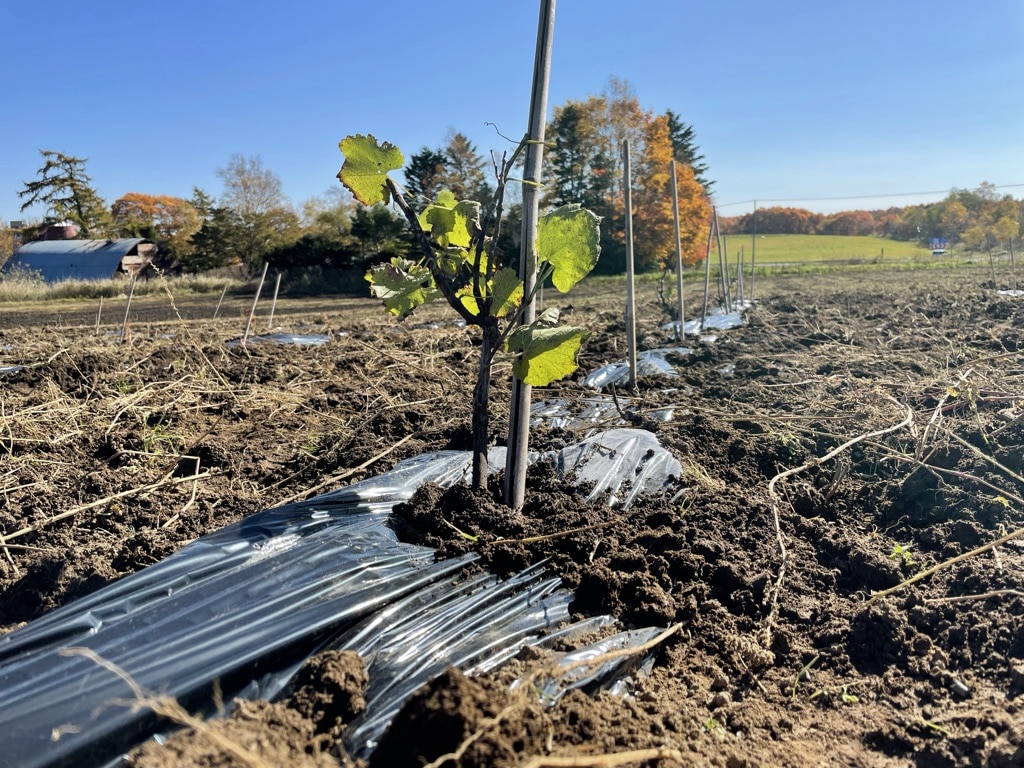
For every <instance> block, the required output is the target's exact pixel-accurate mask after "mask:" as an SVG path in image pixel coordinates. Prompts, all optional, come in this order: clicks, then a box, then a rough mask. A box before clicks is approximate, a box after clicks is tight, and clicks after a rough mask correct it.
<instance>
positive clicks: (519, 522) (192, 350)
mask: <svg viewBox="0 0 1024 768" xmlns="http://www.w3.org/2000/svg"><path fill="white" fill-rule="evenodd" d="M986 278H987V274H982V273H980V272H977V271H973V270H960V271H954V272H949V273H943V272H934V271H924V272H870V273H868V272H864V273H842V274H830V275H827V276H786V277H775V278H770V279H759V280H758V283H757V286H756V289H757V304H756V307H755V308H754V309H752V310H751V311H750V312H749V313H748V316H747V320H748V321H747V324H746V325H745V326H744V327H743V328H740V329H737V330H734V331H730V332H727V333H724V334H717V336H718V338H717V340H715V341H714V342H713V343H703V342H701V343H698V342H695V341H693V340H690V341H689V342H688V345H690V346H693V347H694V352H693V354H691V355H689V356H687V357H683V358H680V359H678V360H677V370H678V373H679V375H678V376H676V377H672V378H645V379H642V380H641V381H640V383H639V386H638V389H637V390H636V391H634V392H620V393H619V394H620V395H623V396H628V397H629V398H630V402H629V405H628V407H629V408H631V409H633V415H634V416H635V417H636V418H634V421H636V422H638V423H641V424H643V425H645V426H647V427H648V428H650V429H652V430H656V434H657V436H658V438H659V440H661V442H662V444H663V445H665V446H666V447H667V448H668V449H669V450H670V451H671V452H672V453H673V454H674V455H675V456H676V457H677V458H678V459H679V461H680V462H681V463H682V466H683V468H684V471H683V475H684V476H683V477H682V478H681V481H680V485H679V487H678V488H676V489H673V492H672V494H671V495H670V494H666V495H665V496H664V497H658V498H649V499H645V500H644V501H642V502H641V503H638V504H636V505H634V506H633V507H632V508H631V509H629V510H625V511H624V510H621V509H608V508H605V507H602V506H595V505H587V504H583V503H582V501H581V498H580V497H579V496H578V495H575V494H573V493H572V492H570V491H568V490H567V489H566V487H565V485H564V484H563V483H560V482H558V481H557V480H556V479H555V478H554V477H553V476H552V474H551V473H550V472H549V471H546V470H545V469H544V468H543V467H539V468H537V469H536V470H535V471H533V472H532V473H531V477H530V488H531V491H530V494H529V501H528V502H527V504H526V506H525V508H524V509H523V510H521V511H518V512H514V511H512V510H508V509H507V508H504V507H503V506H502V505H501V504H499V503H498V502H497V500H496V499H497V495H496V492H495V491H493V490H492V491H489V492H486V493H483V494H473V493H471V492H470V491H469V490H468V489H465V488H457V489H453V490H449V491H446V492H443V491H441V490H440V489H437V488H432V487H426V488H424V489H422V491H421V492H420V493H419V494H417V496H416V497H415V498H414V499H413V500H412V502H411V503H410V504H408V505H404V506H403V507H401V508H400V509H399V510H398V511H397V514H396V515H395V518H394V526H395V527H396V529H397V530H399V532H400V534H401V535H402V536H403V537H406V538H408V539H411V540H415V541H419V542H422V543H427V544H429V545H431V546H434V547H436V548H437V549H438V553H439V554H438V556H439V557H445V556H449V555H453V554H457V553H459V552H461V551H465V550H466V549H468V548H473V549H477V550H479V551H480V552H481V554H482V555H483V557H482V560H481V561H480V563H481V564H480V567H486V568H490V569H492V570H494V571H496V572H497V573H499V574H506V573H511V572H514V571H515V570H518V569H520V568H522V567H524V566H525V565H527V564H530V563H532V562H536V561H537V560H540V559H542V558H549V562H550V567H551V568H552V569H554V570H556V571H557V572H559V573H560V574H561V575H562V577H563V579H564V581H565V583H566V585H567V586H569V587H570V588H572V589H573V590H575V595H576V598H575V602H574V604H573V608H574V610H575V611H576V612H577V613H579V614H580V615H590V614H594V613H604V612H611V613H613V614H615V615H616V616H618V617H619V618H620V619H621V621H622V622H623V623H624V624H625V625H627V626H648V625H664V626H668V625H672V624H676V623H679V624H681V625H682V629H681V630H680V631H679V632H678V633H677V634H676V635H674V636H673V637H671V638H670V639H668V640H667V641H665V642H664V643H663V644H662V645H661V646H660V648H659V651H658V654H657V657H656V664H655V667H654V670H653V672H652V673H651V675H650V677H649V678H647V679H646V680H644V681H642V682H641V683H640V688H639V690H638V691H637V693H636V695H635V696H633V697H625V698H624V697H616V696H613V695H611V694H608V693H599V694H595V695H584V694H581V693H574V694H570V695H568V696H566V697H565V698H563V699H562V700H561V701H560V702H559V703H558V704H557V705H555V706H554V707H550V708H546V707H543V706H541V704H540V702H539V701H538V700H537V699H536V698H535V697H531V695H530V691H529V690H528V689H524V688H520V689H517V691H516V692H514V693H513V692H510V691H509V688H508V685H507V683H508V680H509V679H510V677H511V676H512V675H521V674H524V672H525V673H526V674H529V671H530V669H533V668H539V667H540V666H542V665H544V664H545V663H546V662H545V660H544V659H537V658H532V657H530V656H523V657H522V658H520V659H519V660H517V661H516V662H514V664H513V665H512V666H511V667H510V668H509V669H505V670H502V671H500V672H498V673H495V674H492V675H487V676H482V677H479V678H473V679H467V678H466V677H464V676H463V675H461V674H460V673H458V672H457V671H455V670H451V671H449V672H447V673H445V674H444V675H441V676H439V677H438V678H436V679H435V680H433V681H432V682H431V683H430V684H429V685H428V686H426V687H424V688H423V689H421V690H420V692H419V693H417V694H416V696H415V697H414V698H413V700H411V701H410V702H409V704H408V705H407V706H406V708H405V709H404V710H403V711H402V713H401V714H400V715H399V717H398V718H397V719H396V721H395V723H394V724H393V726H392V728H391V731H390V732H389V734H388V735H387V737H386V738H385V739H384V741H383V742H382V743H381V745H380V746H379V748H378V750H377V752H376V753H375V755H374V756H373V758H372V759H371V762H370V764H371V766H407V765H408V766H418V765H423V764H425V763H428V762H430V761H432V760H435V759H437V758H439V757H441V756H443V755H445V754H449V753H457V756H454V757H452V758H451V759H448V760H446V761H444V762H443V763H439V764H445V765H462V766H510V767H511V766H523V765H530V766H542V765H570V764H571V765H665V766H667V765H676V764H683V765H691V764H692V765H709V766H727V767H728V768H744V767H746V768H753V767H754V766H761V767H762V768H767V767H768V766H793V767H794V768H803V767H804V766H807V767H810V766H878V767H880V768H881V767H884V768H888V767H890V766H915V767H919V768H926V767H927V768H931V767H933V766H935V767H939V766H942V767H945V766H1019V765H1024V698H1022V696H1024V628H1022V623H1024V619H1022V617H1024V548H1022V547H1024V536H1021V537H1020V538H1016V537H1014V534H1017V533H1019V532H1021V530H1022V528H1024V477H1022V475H1024V406H1022V402H1021V401H1022V398H1024V366H1022V358H1021V350H1024V299H1022V298H1015V297H1012V296H1002V295H998V294H997V293H996V291H995V290H994V289H993V286H992V285H991V284H990V283H989V282H988V281H987V280H986ZM607 286H608V284H607V283H601V282H593V283H591V284H588V285H584V286H583V287H582V289H581V290H580V291H579V292H578V293H576V294H574V295H573V296H571V297H569V301H571V305H570V304H569V302H567V301H565V300H564V299H563V300H562V302H563V303H562V306H563V309H564V310H567V319H568V320H570V321H571V322H573V323H575V324H581V325H585V326H587V327H589V328H591V329H592V336H591V337H590V338H589V339H588V341H587V342H586V344H585V348H584V351H583V353H582V355H581V371H580V375H579V377H578V378H582V375H583V374H585V373H587V372H589V371H590V370H593V369H594V368H595V367H597V366H598V365H600V364H602V363H605V362H610V361H613V360H617V359H621V358H622V357H623V356H624V353H625V342H624V338H623V336H622V333H623V324H622V314H623V312H622V307H621V304H620V303H619V301H620V300H619V298H618V297H617V296H616V295H615V294H614V293H613V292H612V291H611V289H610V288H608V287H607ZM688 298H690V299H691V303H696V302H694V301H692V299H693V296H692V295H691V296H688ZM215 302H216V299H215V298H214V299H187V300H186V299H182V300H180V301H177V302H175V303H176V304H177V305H178V306H177V308H176V311H175V308H173V307H172V306H171V303H170V301H169V300H168V298H167V297H154V298H149V299H147V300H146V301H145V302H141V303H139V304H137V305H136V306H135V307H134V308H133V310H132V312H131V313H129V317H130V320H131V322H130V326H129V329H128V333H127V334H126V337H125V339H124V340H122V339H121V335H120V332H119V325H118V326H115V325H104V326H102V327H101V329H100V334H99V335H97V334H96V332H95V328H94V323H95V319H96V306H95V305H88V304H84V303H83V304H81V305H76V306H70V305H64V304H62V306H61V308H60V312H59V316H58V315H57V314H54V313H53V312H51V311H48V310H47V309H46V308H45V307H18V306H12V305H9V306H6V307H3V308H0V350H2V351H0V366H2V365H10V364H18V365H23V366H24V368H23V369H22V370H20V371H18V372H13V373H7V374H3V375H0V455H2V458H0V484H2V486H0V487H2V490H3V493H2V496H0V535H2V536H3V541H2V547H0V549H2V551H0V627H2V628H3V629H2V630H0V631H9V630H10V629H13V628H15V627H17V626H19V625H20V624H21V623H23V622H27V621H31V620H32V619H34V618H37V617H39V616H41V615H43V614H44V613H46V612H47V611H49V610H52V609H53V608H55V607H57V606H60V605H63V604H64V603H66V602H68V601H70V600H73V599H75V598H77V597H80V596H82V595H85V594H88V593H90V592H92V591H95V590H96V589H98V588H100V587H102V586H104V585H105V584H108V583H110V582H112V581H114V580H115V579H118V578H121V577H123V576H126V575H128V574H130V573H133V572H135V571H137V570H139V569H141V568H144V567H145V566H146V565H149V564H151V563H154V562H156V561H158V560H160V559H161V558H163V557H165V556H167V555H168V554H170V553H171V552H174V551H176V550H177V549H179V548H180V547H181V546H183V545H184V544H186V543H187V542H189V541H191V540H193V539H195V538H196V537H198V536H201V535H202V534H204V533H206V532H209V531H212V530H216V529H217V528H219V527H222V526H223V525H225V524H227V523H230V522H233V521H235V520H238V519H240V518H242V517H245V516H246V515H249V514H252V513H254V512H256V511H259V510H262V509H265V508H268V507H271V506H273V505H276V504H279V503H282V502H284V501H287V500H291V499H296V498H305V497H306V496H308V495H311V494H313V493H315V492H318V491H324V490H328V489H330V488H334V487H338V486H341V485H345V484H347V483H349V482H352V481H355V480H359V479H361V478H364V477H367V476H369V475H373V474H377V473H379V472H382V471H385V470H387V469H389V468H390V467H391V466H393V465H394V464H395V463H396V462H398V461H399V460H401V459H404V458H408V457H410V456H413V455H416V454H418V453H422V452H425V451H431V450H437V449H441V448H459V449H464V448H468V443H469V434H468V423H469V401H470V388H471V385H472V375H473V371H474V370H475V363H476V357H475V352H476V349H475V346H476V343H477V342H476V339H477V336H476V335H475V334H474V332H473V331H472V330H471V329H464V328H458V327H456V326H455V324H454V323H453V322H452V318H451V315H449V314H445V313H443V312H438V313H436V314H431V313H422V314H419V313H418V314H417V315H416V316H414V317H413V318H411V319H410V320H408V321H406V323H405V324H404V325H398V324H397V323H395V322H393V321H391V320H390V319H388V318H387V317H386V316H384V315H383V313H382V312H381V311H380V310H379V309H378V308H377V307H376V306H375V304H374V303H373V302H370V301H367V300H353V299H337V300H324V299H317V300H307V301H301V300H293V301H286V302H283V303H281V304H279V306H278V310H277V315H276V318H275V322H276V324H277V325H278V326H280V328H281V329H283V330H286V331H288V332H304V333H310V332H322V333H327V334H330V335H331V336H332V339H331V341H330V342H329V343H328V344H325V345H323V346H319V347H312V348H299V347H295V346H287V345H276V344H250V345H248V346H247V347H245V348H240V347H230V346H228V345H226V343H225V342H227V341H229V340H230V339H231V338H233V337H237V336H238V335H240V334H241V332H242V330H243V328H244V327H245V318H244V316H243V315H244V311H245V310H244V309H243V302H236V303H235V305H232V308H231V309H229V311H227V312H225V313H222V316H221V319H218V320H216V321H214V320H211V319H209V318H210V317H211V315H212V310H213V305H214V304H215ZM116 304H117V302H108V305H109V306H108V308H105V309H104V312H105V314H107V315H108V317H109V318H110V322H111V323H113V317H114V316H116V317H117V320H118V323H119V321H120V318H121V316H122V315H123V313H124V305H123V303H122V304H121V306H120V309H118V308H117V306H116ZM570 310H571V311H570ZM664 319H665V318H663V317H662V315H661V312H660V308H659V306H658V303H657V300H656V298H655V295H654V286H653V285H651V284H646V285H644V286H643V287H642V290H641V301H640V311H639V324H640V328H641V337H642V342H641V343H642V344H643V345H645V346H648V347H661V346H671V345H673V344H674V341H673V340H672V339H671V338H670V337H669V336H668V335H667V334H666V332H664V331H662V330H661V329H660V323H661V322H662V321H663V320H664ZM258 322H262V324H263V327H262V328H261V329H260V330H265V326H266V322H267V320H266V318H265V317H262V318H258ZM508 370H509V369H508V365H507V364H501V365H499V366H498V367H497V368H496V371H495V377H494V392H493V396H494V417H493V420H492V421H493V423H492V429H493V436H494V438H495V440H497V441H499V442H500V441H501V440H503V438H504V432H505V429H506V425H507V424H506V417H505V407H506V406H505V405H504V399H505V398H506V396H507V391H508V383H507V378H508ZM585 394H588V393H587V392H585V391H584V390H582V388H581V387H580V385H579V383H578V381H569V382H564V383H562V384H560V385H558V386H556V387H552V388H551V389H550V390H547V391H538V392H536V397H537V398H543V397H563V398H568V399H570V400H571V401H575V400H578V399H579V398H580V397H581V396H583V395H585ZM666 407H672V408H673V409H674V418H673V420H672V421H670V422H667V423H656V422H653V421H651V420H650V419H645V418H642V417H643V416H644V415H645V414H649V413H650V412H652V411H654V410H657V409H662V408H666ZM578 437H579V436H578V435H576V434H573V433H572V432H570V431H568V430H555V429H550V428H542V429H540V430H538V431H537V433H536V434H535V436H534V444H535V446H536V447H539V448H557V447H559V446H561V445H565V444H568V443H571V442H575V441H576V440H577V439H578ZM684 489H685V490H684ZM680 490H682V492H681V493H679V491H680ZM441 518H443V522H441ZM455 529H458V531H461V533H462V534H465V535H459V533H457V532H456V530H455ZM468 536H472V537H474V540H471V539H470V538H468ZM1001 538H1006V541H1005V542H1003V543H1001V544H999V545H998V546H995V547H988V548H985V549H983V550H982V551H979V552H976V553H974V552H973V550H975V549H978V548H981V547H984V546H985V545H988V544H991V543H992V542H994V541H997V540H999V539H1001ZM499 539H501V540H504V541H500V542H499V541H498V540H499ZM523 539H530V541H527V542H523V541H522V540H523ZM509 540H513V541H509ZM936 566H941V567H938V568H937V570H935V571H934V572H933V573H930V574H927V575H925V576H924V578H922V579H921V580H920V581H917V582H916V583H913V584H909V585H905V586H903V587H901V588H900V589H898V590H896V591H894V592H892V593H889V594H885V595H881V596H878V595H877V594H876V593H878V592H881V591H882V590H887V589H890V588H893V587H896V586H897V585H900V584H901V582H903V581H904V580H906V579H908V578H910V577H913V576H915V575H921V574H925V572H926V571H927V570H928V569H931V568H934V567H936ZM364 682H365V673H363V672H362V670H361V667H360V664H359V660H358V658H353V657H351V655H337V656H328V657H317V658H314V659H313V660H312V661H311V663H310V666H309V667H308V669H307V671H306V672H305V673H304V677H303V678H302V681H301V684H300V685H299V690H298V691H296V693H295V694H293V695H292V696H291V697H290V698H288V699H286V700H284V701H280V702H274V703H267V702H257V703H250V704H245V705H241V706H239V707H238V708H237V709H236V710H235V713H234V714H233V715H232V717H231V718H230V719H228V720H223V721H210V722H208V723H206V724H203V725H202V726H201V727H200V728H199V729H198V731H195V730H193V731H183V732H182V733H183V735H182V736H179V737H176V738H174V739H171V741H170V742H168V744H167V745H164V746H159V747H158V746H156V745H155V744H150V745H146V746H145V747H143V748H141V749H140V750H138V751H137V752H136V753H134V755H133V756H132V758H131V764H132V765H135V766H168V765H175V766H193V765H195V766H199V765H203V766H235V765H259V764H265V765H297V766H298V765H316V766H322V765H336V764H351V763H352V760H351V759H350V758H349V757H348V756H347V755H346V753H345V751H344V747H343V745H342V742H343V739H344V730H345V722H346V721H347V720H348V719H350V718H351V717H352V715H353V714H355V713H356V712H358V711H359V709H360V708H361V707H362V706H363V704H362V698H361V694H360V690H361V686H362V685H363V684H364ZM225 743H226V744H227V746H225ZM570 758H572V759H574V760H576V762H571V763H570V762H565V761H566V760H569V759H570ZM559 760H561V761H562V762H559ZM260 761H262V763H261V762H260Z"/></svg>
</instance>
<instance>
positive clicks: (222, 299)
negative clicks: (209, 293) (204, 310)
mask: <svg viewBox="0 0 1024 768" xmlns="http://www.w3.org/2000/svg"><path fill="white" fill-rule="evenodd" d="M227 292H228V286H227V284H225V285H224V289H223V290H222V291H221V292H220V298H219V299H217V308H216V309H214V310H213V319H214V320H216V319H217V315H219V314H220V305H221V303H222V302H223V301H224V294H225V293H227Z"/></svg>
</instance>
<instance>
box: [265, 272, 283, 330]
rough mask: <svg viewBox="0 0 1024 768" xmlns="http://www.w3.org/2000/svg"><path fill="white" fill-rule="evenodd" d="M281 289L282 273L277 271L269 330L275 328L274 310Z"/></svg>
mask: <svg viewBox="0 0 1024 768" xmlns="http://www.w3.org/2000/svg"><path fill="white" fill-rule="evenodd" d="M280 290H281V273H280V272H278V273H277V280H275V281H274V298H273V299H272V300H271V302H270V319H269V320H268V321H267V330H268V331H272V330H274V310H276V309H277V294H278V291H280Z"/></svg>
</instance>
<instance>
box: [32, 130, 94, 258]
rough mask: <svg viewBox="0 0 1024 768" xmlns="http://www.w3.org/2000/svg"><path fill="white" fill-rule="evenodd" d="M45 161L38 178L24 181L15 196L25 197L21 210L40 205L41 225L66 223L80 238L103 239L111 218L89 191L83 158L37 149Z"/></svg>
mask: <svg viewBox="0 0 1024 768" xmlns="http://www.w3.org/2000/svg"><path fill="white" fill-rule="evenodd" d="M39 154H41V155H42V156H43V159H44V160H45V162H44V163H43V167H42V168H40V169H39V170H38V171H37V174H38V175H39V178H38V179H36V180H35V181H26V182H25V186H24V188H23V189H22V190H21V191H20V192H18V197H22V198H28V200H26V201H25V203H23V204H22V206H21V210H23V211H24V210H25V209H26V208H29V207H31V206H32V205H35V204H36V203H43V204H44V205H45V206H46V215H45V216H44V217H43V221H44V223H48V224H54V223H58V222H62V221H70V222H71V223H73V224H75V225H77V226H78V229H79V233H80V234H81V235H82V237H85V238H91V237H103V236H104V235H106V234H107V232H108V231H110V225H111V217H110V213H109V211H107V204H106V203H105V202H104V201H103V198H101V197H100V196H99V195H98V194H97V193H96V190H94V189H93V188H92V179H91V178H90V177H89V175H88V174H87V173H86V172H85V164H86V162H87V158H81V157H74V156H72V155H65V154H63V153H62V152H54V151H53V150H49V149H41V150H39Z"/></svg>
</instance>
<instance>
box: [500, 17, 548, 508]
mask: <svg viewBox="0 0 1024 768" xmlns="http://www.w3.org/2000/svg"><path fill="white" fill-rule="evenodd" d="M554 33H555V0H541V3H540V17H539V19H538V22H537V49H536V56H535V58H534V63H533V90H532V93H531V95H530V125H529V131H528V133H527V138H528V140H529V142H530V143H529V145H528V146H527V148H526V166H525V168H524V173H523V179H524V182H525V183H524V184H523V229H522V245H521V246H520V248H521V250H520V257H519V279H520V280H522V281H523V292H524V297H525V299H524V300H525V301H527V305H526V306H525V307H524V311H523V323H524V324H529V323H532V322H533V321H534V319H535V318H536V305H535V302H534V300H533V292H534V291H533V288H534V285H535V284H536V282H537V250H536V243H537V219H538V218H539V215H540V182H541V161H542V160H543V157H544V144H543V142H544V130H545V127H546V123H547V111H548V80H549V79H550V76H551V48H552V42H553V39H554ZM532 394H533V393H532V387H531V386H530V385H529V384H525V383H523V382H522V381H520V380H519V379H517V378H515V377H513V379H512V402H511V403H510V407H509V430H508V450H507V452H506V454H505V487H504V497H505V503H506V504H507V505H508V506H510V507H512V508H514V509H519V508H520V507H522V506H523V502H524V501H525V497H526V464H527V457H526V453H527V450H528V448H529V442H530V401H531V398H532Z"/></svg>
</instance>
